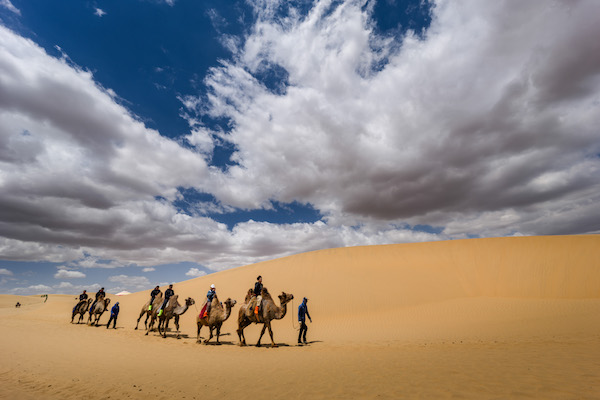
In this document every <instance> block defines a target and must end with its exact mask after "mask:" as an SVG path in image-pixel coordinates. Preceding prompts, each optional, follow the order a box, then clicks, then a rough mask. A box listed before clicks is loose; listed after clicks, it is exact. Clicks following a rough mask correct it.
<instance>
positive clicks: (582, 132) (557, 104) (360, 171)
mask: <svg viewBox="0 0 600 400" xmlns="http://www.w3.org/2000/svg"><path fill="white" fill-rule="evenodd" d="M267 3H268V4H269V5H271V6H270V7H266V6H265V4H266V3H265V2H259V3H257V4H259V5H258V6H257V13H258V15H259V21H258V22H257V24H256V26H255V28H254V29H253V31H252V33H251V35H249V37H248V38H247V40H246V41H245V42H244V43H243V45H242V46H240V47H238V48H237V49H236V57H235V58H234V60H233V61H231V62H225V63H223V65H222V66H219V67H215V68H213V69H212V71H211V73H210V74H209V76H208V77H207V79H206V84H207V86H208V87H209V88H210V95H209V96H208V97H207V99H206V100H207V101H208V102H209V104H210V108H209V109H208V110H207V111H206V112H207V113H208V114H209V115H213V116H215V115H216V116H221V117H226V118H229V119H230V120H231V121H232V125H233V126H234V129H232V130H231V132H228V133H227V134H224V135H223V138H224V139H225V140H228V141H230V142H231V143H233V145H234V146H235V148H236V149H238V151H237V152H236V153H235V155H234V157H233V158H234V160H235V161H236V162H237V165H235V166H232V167H231V168H230V169H229V171H228V173H227V174H225V175H223V176H220V177H219V179H220V180H221V184H220V185H216V186H215V189H214V190H213V194H215V195H216V196H217V198H218V199H219V200H221V201H222V202H224V203H226V204H230V205H235V206H238V207H244V208H257V207H265V206H266V205H268V204H269V202H271V201H273V200H277V201H280V202H290V201H293V200H296V201H299V202H301V203H310V204H313V205H314V206H315V207H316V208H317V209H318V210H320V211H321V212H322V213H323V214H325V215H326V216H327V218H328V223H330V224H339V225H343V224H346V225H353V224H357V223H366V224H370V223H372V222H373V221H397V222H406V223H409V224H412V225H415V224H429V225H434V226H443V227H448V229H447V231H446V232H447V233H449V234H452V235H467V234H481V235H507V234H511V233H513V232H514V231H517V230H519V231H522V232H524V233H527V234H557V233H576V232H580V233H581V232H588V231H590V230H597V229H598V226H599V224H600V206H599V205H598V204H600V201H599V200H600V198H599V197H600V195H599V193H600V190H599V189H600V174H599V173H598V172H599V169H600V159H599V157H598V153H599V151H600V148H599V143H600V141H599V140H598V139H599V138H600V134H599V132H598V129H597V128H596V127H597V126H598V123H599V122H600V113H598V100H599V99H598V95H597V93H598V89H600V42H598V41H597V40H595V39H594V38H595V37H598V35H599V34H600V26H599V25H598V24H596V23H595V21H594V15H597V14H598V12H600V4H599V3H598V2H595V1H581V2H577V3H570V2H553V3H547V2H526V3H519V4H515V3H506V2H496V3H494V4H493V5H492V6H490V5H489V4H483V3H481V2H477V1H469V0H465V1H458V2H447V1H439V2H437V3H436V5H435V7H434V8H433V9H432V23H431V26H430V27H429V29H428V30H427V31H426V33H425V35H424V37H423V38H421V37H419V36H416V35H415V34H414V33H412V32H410V31H409V32H408V33H407V34H406V35H405V36H404V37H403V38H401V46H398V43H395V42H394V41H391V42H390V41H386V40H385V39H386V38H378V37H376V36H375V34H374V33H373V28H372V22H371V21H370V20H369V18H368V16H367V15H366V12H368V10H365V9H364V7H362V5H363V2H359V1H346V2H343V3H336V4H335V5H332V4H331V3H329V2H317V3H315V7H314V8H313V9H312V11H311V12H310V14H309V15H308V16H307V17H306V18H299V17H297V16H296V17H294V15H293V14H290V16H288V18H277V19H274V18H272V14H271V12H270V11H269V10H271V11H272V10H274V9H278V8H277V4H279V3H280V2H276V1H273V2H267ZM259 7H261V8H259ZM265 10H266V11H265ZM381 62H384V64H385V65H384V67H383V68H380V64H381ZM273 66H275V67H278V68H282V69H284V70H285V71H286V73H287V81H288V82H289V86H288V87H287V88H286V90H285V92H284V93H283V94H282V93H280V92H279V91H276V90H275V91H274V90H273V89H272V88H268V87H267V86H266V85H265V84H264V83H263V82H262V81H261V80H260V75H261V73H264V70H265V69H268V68H273ZM375 66H377V68H375ZM197 103H198V104H202V107H206V102H204V103H200V102H197ZM184 104H187V105H193V104H195V103H194V101H193V99H191V98H189V97H188V98H187V102H186V103H184ZM198 111H199V112H203V111H204V110H198ZM282 166H286V167H282ZM292 166H293V167H292ZM585 215H587V216H588V218H587V220H586V219H585V218H584V216H585ZM498 218H499V219H498ZM508 220H510V223H508ZM467 221H468V222H467ZM557 222H560V223H557Z"/></svg>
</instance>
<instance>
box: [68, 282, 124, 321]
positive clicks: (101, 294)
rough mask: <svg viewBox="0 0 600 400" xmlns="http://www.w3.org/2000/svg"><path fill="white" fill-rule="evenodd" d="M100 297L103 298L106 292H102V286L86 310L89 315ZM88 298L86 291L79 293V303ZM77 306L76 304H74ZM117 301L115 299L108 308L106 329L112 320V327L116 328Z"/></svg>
mask: <svg viewBox="0 0 600 400" xmlns="http://www.w3.org/2000/svg"><path fill="white" fill-rule="evenodd" d="M100 297H102V299H104V297H106V292H104V288H100V290H98V291H97V292H96V298H95V299H94V302H93V303H92V305H91V306H90V309H89V310H88V311H89V313H90V315H91V314H92V312H93V310H94V307H95V306H96V304H97V303H98V300H99V299H100ZM87 299H88V294H87V292H86V291H85V290H84V291H83V293H81V294H80V295H79V303H77V304H80V303H81V302H82V301H85V300H87ZM75 307H77V306H75ZM73 310H75V308H73ZM119 310H120V308H119V302H118V301H117V302H116V303H115V305H114V306H112V308H111V309H110V319H109V320H108V324H106V329H108V327H109V326H110V323H111V322H113V321H114V322H113V329H117V317H118V316H119Z"/></svg>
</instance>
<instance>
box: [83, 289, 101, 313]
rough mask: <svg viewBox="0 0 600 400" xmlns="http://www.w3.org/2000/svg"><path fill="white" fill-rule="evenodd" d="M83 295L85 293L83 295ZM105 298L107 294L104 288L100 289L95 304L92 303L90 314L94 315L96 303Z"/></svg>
mask: <svg viewBox="0 0 600 400" xmlns="http://www.w3.org/2000/svg"><path fill="white" fill-rule="evenodd" d="M82 294H83V293H82ZM100 296H102V297H105V296H106V293H104V288H100V290H98V291H97V292H96V300H94V302H93V303H92V306H91V307H90V314H91V313H92V310H93V309H94V306H95V305H96V303H97V302H98V297H100Z"/></svg>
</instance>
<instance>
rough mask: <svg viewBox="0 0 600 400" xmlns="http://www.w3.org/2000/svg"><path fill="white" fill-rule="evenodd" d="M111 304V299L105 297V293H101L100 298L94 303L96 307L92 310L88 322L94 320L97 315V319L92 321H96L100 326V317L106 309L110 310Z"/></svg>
mask: <svg viewBox="0 0 600 400" xmlns="http://www.w3.org/2000/svg"><path fill="white" fill-rule="evenodd" d="M109 304H110V299H105V298H104V295H100V296H99V297H98V300H97V301H96V304H95V305H94V308H93V309H92V310H90V316H89V318H88V323H90V321H91V320H92V317H95V318H96V319H95V320H94V322H92V325H94V323H95V325H96V326H98V322H99V321H100V317H101V316H102V314H103V313H104V311H106V310H108V305H109Z"/></svg>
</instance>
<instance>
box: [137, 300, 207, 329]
mask: <svg viewBox="0 0 600 400" xmlns="http://www.w3.org/2000/svg"><path fill="white" fill-rule="evenodd" d="M178 297H179V295H177V294H176V295H174V296H173V297H171V298H170V299H169V302H168V303H167V305H166V306H165V308H164V309H163V313H162V314H161V316H160V317H158V333H159V335H161V336H162V337H163V338H166V337H167V328H168V327H169V320H170V319H171V318H173V317H175V327H176V328H177V339H179V317H180V316H181V315H183V314H184V313H185V312H186V311H187V310H188V308H189V307H190V306H191V305H192V304H194V303H195V301H194V299H192V298H191V297H188V298H187V299H185V306H181V305H180V304H179V302H178V301H177V298H178ZM153 317H154V316H153ZM161 328H162V332H161ZM147 334H148V332H146V335H147Z"/></svg>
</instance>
